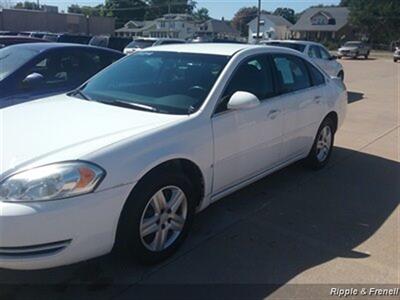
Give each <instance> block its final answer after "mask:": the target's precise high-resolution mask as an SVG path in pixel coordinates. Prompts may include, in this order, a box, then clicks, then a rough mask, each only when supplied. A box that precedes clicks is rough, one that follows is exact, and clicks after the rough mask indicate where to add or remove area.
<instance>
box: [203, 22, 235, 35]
mask: <svg viewBox="0 0 400 300" xmlns="http://www.w3.org/2000/svg"><path fill="white" fill-rule="evenodd" d="M199 28H200V31H203V32H214V33H227V34H232V35H240V33H239V32H238V31H237V30H236V29H235V28H233V27H232V26H231V25H229V24H228V22H226V21H223V20H215V19H211V20H208V21H205V22H204V23H202V24H201V25H200V27H199Z"/></svg>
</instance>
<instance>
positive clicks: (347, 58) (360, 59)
mask: <svg viewBox="0 0 400 300" xmlns="http://www.w3.org/2000/svg"><path fill="white" fill-rule="evenodd" d="M341 59H342V60H357V61H358V60H359V61H363V60H365V61H371V60H377V58H376V57H371V56H369V57H368V58H364V57H361V56H360V57H357V58H352V57H342V58H341Z"/></svg>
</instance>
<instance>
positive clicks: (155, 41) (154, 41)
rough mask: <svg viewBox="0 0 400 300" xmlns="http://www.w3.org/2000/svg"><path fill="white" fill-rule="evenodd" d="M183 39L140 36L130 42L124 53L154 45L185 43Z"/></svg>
mask: <svg viewBox="0 0 400 300" xmlns="http://www.w3.org/2000/svg"><path fill="white" fill-rule="evenodd" d="M185 43H186V41H185V40H183V39H171V38H139V39H135V40H134V41H133V42H131V43H129V44H128V45H127V46H126V47H125V49H124V54H132V53H135V52H136V51H138V50H141V49H145V48H148V47H152V46H161V45H171V44H185Z"/></svg>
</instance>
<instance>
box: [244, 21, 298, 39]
mask: <svg viewBox="0 0 400 300" xmlns="http://www.w3.org/2000/svg"><path fill="white" fill-rule="evenodd" d="M257 19H258V18H255V19H253V20H252V21H251V22H250V23H249V24H247V25H248V26H249V37H248V41H249V43H250V44H254V43H255V42H256V40H257ZM292 26H293V24H292V23H290V22H289V21H288V20H286V19H285V18H283V17H281V16H275V15H271V14H261V16H260V33H259V37H258V39H260V40H268V39H273V40H285V39H289V38H290V27H292Z"/></svg>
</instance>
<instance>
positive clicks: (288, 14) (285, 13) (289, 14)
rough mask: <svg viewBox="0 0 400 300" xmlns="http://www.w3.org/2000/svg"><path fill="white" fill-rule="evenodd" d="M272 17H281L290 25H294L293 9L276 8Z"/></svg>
mask: <svg viewBox="0 0 400 300" xmlns="http://www.w3.org/2000/svg"><path fill="white" fill-rule="evenodd" d="M274 15H276V16H281V17H283V18H285V19H286V20H288V21H289V22H290V23H292V24H294V23H296V21H297V20H296V15H295V12H294V10H293V9H291V8H287V7H278V8H277V9H276V10H275V11H274Z"/></svg>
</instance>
